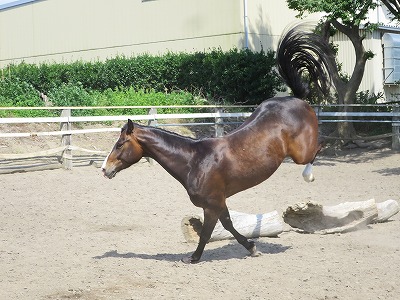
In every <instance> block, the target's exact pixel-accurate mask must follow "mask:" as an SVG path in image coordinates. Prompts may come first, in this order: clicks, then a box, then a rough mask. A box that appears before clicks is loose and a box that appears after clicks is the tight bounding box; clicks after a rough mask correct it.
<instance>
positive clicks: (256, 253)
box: [250, 250, 262, 257]
mask: <svg viewBox="0 0 400 300" xmlns="http://www.w3.org/2000/svg"><path fill="white" fill-rule="evenodd" d="M261 255H262V253H261V252H260V251H258V250H256V251H254V252H251V253H250V256H251V257H259V256H261Z"/></svg>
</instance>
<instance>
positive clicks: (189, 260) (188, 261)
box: [182, 256, 200, 265]
mask: <svg viewBox="0 0 400 300" xmlns="http://www.w3.org/2000/svg"><path fill="white" fill-rule="evenodd" d="M199 261H200V260H199V259H197V260H196V259H193V258H192V257H191V256H189V257H184V258H182V262H183V263H185V264H188V265H189V264H197V263H198V262H199Z"/></svg>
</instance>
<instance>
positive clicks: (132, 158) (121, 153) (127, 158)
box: [101, 119, 143, 179]
mask: <svg viewBox="0 0 400 300" xmlns="http://www.w3.org/2000/svg"><path fill="white" fill-rule="evenodd" d="M142 156H143V149H142V147H141V146H140V144H139V142H138V140H137V139H136V137H135V135H134V124H133V122H132V121H131V120H129V119H128V123H126V124H125V125H124V127H122V129H121V135H120V136H119V139H118V141H117V142H116V143H115V145H114V147H113V149H112V150H111V152H110V153H109V154H108V155H107V157H106V159H105V160H104V162H103V165H102V166H101V170H102V171H103V174H104V176H105V177H108V178H110V179H111V178H113V177H114V176H115V175H116V174H117V173H118V172H119V171H121V170H123V169H126V168H128V167H130V166H131V165H133V164H134V163H136V162H138V161H139V160H140V159H141V158H142Z"/></svg>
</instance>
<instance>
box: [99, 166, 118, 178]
mask: <svg viewBox="0 0 400 300" xmlns="http://www.w3.org/2000/svg"><path fill="white" fill-rule="evenodd" d="M101 171H102V172H103V176H104V177H106V178H108V179H112V178H114V177H115V175H117V171H115V170H112V171H111V172H107V171H106V169H104V168H102V169H101Z"/></svg>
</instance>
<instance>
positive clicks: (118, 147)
mask: <svg viewBox="0 0 400 300" xmlns="http://www.w3.org/2000/svg"><path fill="white" fill-rule="evenodd" d="M123 145H124V143H117V145H116V146H115V147H116V148H117V149H121V148H122V146H123Z"/></svg>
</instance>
